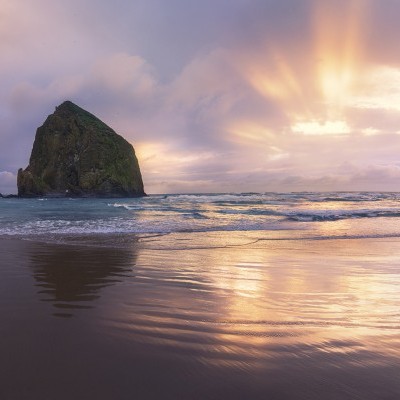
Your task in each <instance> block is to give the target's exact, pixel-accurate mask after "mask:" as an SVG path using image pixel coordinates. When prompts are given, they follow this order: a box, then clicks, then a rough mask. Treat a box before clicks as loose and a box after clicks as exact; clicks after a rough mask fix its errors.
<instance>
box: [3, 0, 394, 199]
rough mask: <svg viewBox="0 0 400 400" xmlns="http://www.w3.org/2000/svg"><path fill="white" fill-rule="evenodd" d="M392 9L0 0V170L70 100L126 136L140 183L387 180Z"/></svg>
mask: <svg viewBox="0 0 400 400" xmlns="http://www.w3.org/2000/svg"><path fill="white" fill-rule="evenodd" d="M372 3H373V4H372ZM375 3H379V4H380V5H377V4H375ZM398 11H400V6H399V5H398V4H397V3H396V2H395V1H391V0H388V1H387V2H386V1H385V2H369V1H361V0H348V1H344V0H338V1H333V0H332V1H331V0H327V1H324V2H321V1H316V0H305V1H301V2H299V1H298V0H281V1H276V0H251V1H244V0H229V1H228V0H215V1H213V2H211V1H203V2H182V1H179V0H171V1H169V2H168V4H167V3H166V2H165V1H162V0H154V1H151V2H149V1H145V0H137V1H135V2H129V1H127V0H116V1H115V2H114V3H112V4H111V3H110V2H108V1H103V0H98V1H94V0H88V1H85V2H81V1H78V0H71V1H70V2H68V3H66V2H53V1H50V0H37V1H36V2H35V4H33V3H32V2H29V1H20V2H15V1H14V2H13V1H11V0H3V3H2V8H1V10H0V21H1V24H0V49H1V51H2V60H3V62H2V64H1V65H0V78H1V80H2V92H1V93H0V123H1V125H0V126H1V131H0V170H3V171H12V173H13V174H14V178H13V179H14V180H15V173H16V171H17V169H18V168H19V167H24V166H26V165H27V161H28V158H29V153H30V150H31V146H32V143H33V139H34V134H35V129H36V128H37V127H38V126H39V125H41V124H42V123H43V121H44V119H45V118H46V116H47V115H48V114H50V113H51V112H53V110H54V107H55V106H56V105H58V104H59V103H61V102H62V101H63V100H65V99H70V100H72V101H74V102H76V103H77V104H78V105H80V106H82V107H84V108H86V109H88V110H89V111H90V112H92V113H94V114H96V115H97V116H98V117H99V118H101V119H102V120H104V121H105V122H106V123H107V124H109V125H110V126H111V127H113V128H114V129H115V130H116V131H117V132H118V133H120V134H122V135H123V136H124V137H126V138H127V139H128V140H129V141H130V142H132V144H133V145H134V147H135V148H136V151H137V154H138V157H139V161H140V163H141V166H142V172H143V175H144V180H145V184H146V190H147V191H148V192H150V193H152V192H163V191H166V192H173V191H221V190H226V191H257V190H261V191H265V190H292V189H297V190H300V189H301V190H306V189H307V188H308V189H309V190H320V189H321V190H322V189H323V190H329V188H335V189H340V188H347V187H351V186H352V187H354V188H356V187H363V188H366V189H367V188H369V189H373V188H378V187H383V186H384V187H388V188H389V187H392V188H396V187H397V183H396V179H397V175H396V171H397V170H396V168H397V167H396V166H397V159H398V154H399V152H400V135H398V134H397V133H398V132H399V130H400V109H399V107H398V104H399V100H400V92H399V89H398V87H399V85H398V83H399V82H400V73H399V71H400V58H399V57H398V54H397V53H398V52H397V51H396V49H397V43H396V41H395V40H394V39H393V40H392V39H391V38H390V37H388V36H385V35H384V34H383V33H384V32H386V33H387V34H389V33H391V34H393V33H395V32H397V31H398V29H399V28H398V26H397V25H398V24H397V22H396V23H395V21H394V18H393V15H397V13H396V12H398ZM385 23H386V25H387V26H385ZM338 26H341V29H338V28H337V27H338ZM205 27H206V28H205ZM374 27H379V29H382V34H381V33H379V34H376V32H378V30H375V28H374ZM372 31H374V34H375V36H377V37H378V38H379V46H378V44H377V43H378V42H377V39H376V38H375V37H374V36H373V35H372ZM393 37H396V36H393ZM383 39H384V40H383ZM378 47H379V48H378ZM349 163H351V165H352V167H351V168H350V169H348V170H346V168H344V167H343V166H346V165H347V166H349V165H350V164H349ZM391 168H394V169H391ZM382 169H383V170H384V171H385V174H386V175H385V174H384V175H381V180H379V179H378V178H377V176H378V172H379V173H381V174H383V172H382ZM8 179H11V178H10V177H9V178H8ZM368 179H369V180H368ZM357 182H359V185H358V183H357ZM368 184H369V185H370V186H368ZM357 185H358V186H357ZM390 185H391V186H390Z"/></svg>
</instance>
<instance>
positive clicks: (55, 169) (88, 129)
mask: <svg viewBox="0 0 400 400" xmlns="http://www.w3.org/2000/svg"><path fill="white" fill-rule="evenodd" d="M17 184H18V195H19V196H20V197H38V196H49V197H139V196H145V195H146V194H145V192H144V189H143V181H142V175H141V173H140V168H139V163H138V160H137V158H136V155H135V150H134V149H133V147H132V145H131V144H130V143H128V142H127V141H126V140H125V139H124V138H123V137H122V136H120V135H118V134H117V133H116V132H115V131H114V130H112V129H111V128H110V127H109V126H107V125H106V124H105V123H104V122H102V121H100V120H99V119H98V118H97V117H95V116H94V115H92V114H90V113H89V112H87V111H85V110H84V109H82V108H80V107H78V106H77V105H75V104H74V103H72V102H71V101H65V102H64V103H62V104H61V105H59V106H58V107H56V110H55V112H54V113H53V114H51V115H49V116H48V117H47V119H46V121H45V122H44V124H43V125H42V126H41V127H39V128H38V129H37V131H36V136H35V141H34V143H33V149H32V154H31V157H30V160H29V165H28V167H27V168H26V169H25V170H23V169H22V168H21V169H19V171H18V180H17Z"/></svg>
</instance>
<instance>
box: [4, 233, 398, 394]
mask: <svg viewBox="0 0 400 400" xmlns="http://www.w3.org/2000/svg"><path fill="white" fill-rule="evenodd" d="M255 237H256V233H254V232H253V233H251V234H250V233H243V232H237V233H235V232H220V233H218V234H217V233H214V234H211V235H210V234H206V233H203V234H200V233H197V234H196V233H191V234H189V233H188V234H175V235H165V236H155V237H148V238H146V239H140V240H138V239H137V238H135V237H134V236H125V237H123V238H122V237H121V238H120V239H119V240H118V241H115V240H114V241H113V243H114V245H113V246H111V245H110V243H109V242H110V240H108V239H107V237H105V236H102V237H92V238H88V237H86V240H83V238H82V239H81V244H73V243H68V244H65V243H64V244H57V243H51V244H49V243H44V242H39V241H36V242H35V241H26V240H19V239H1V240H0V254H1V268H0V315H1V320H2V323H1V325H0V333H1V338H2V340H1V342H0V343H1V344H0V353H1V355H2V356H1V361H0V377H1V378H0V380H1V385H0V394H1V396H0V397H1V398H2V399H7V400H14V399H18V400H21V399H29V400H35V399H71V398H93V399H110V398H118V399H131V398H132V397H135V398H140V399H177V398H187V399H222V398H226V399H244V398H251V399H265V398H274V399H288V398H296V399H358V398H360V399H363V400H366V399H371V400H372V399H374V400H375V399H377V398H379V399H393V400H394V399H397V398H399V396H400V383H399V380H398V371H399V370H398V362H397V361H398V357H399V354H400V330H399V328H400V320H399V313H398V310H399V306H400V294H399V293H400V291H399V282H400V279H399V278H400V267H399V265H400V263H399V261H400V256H399V255H398V254H400V252H399V251H398V250H400V241H399V240H398V239H357V240H291V241H290V240H263V239H262V237H261V238H259V239H261V240H255ZM115 243H118V245H116V244H115Z"/></svg>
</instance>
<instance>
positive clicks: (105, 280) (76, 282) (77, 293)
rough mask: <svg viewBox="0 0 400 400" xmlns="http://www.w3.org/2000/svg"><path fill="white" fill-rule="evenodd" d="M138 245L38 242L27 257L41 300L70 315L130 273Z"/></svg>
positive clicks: (91, 302) (57, 314) (85, 306)
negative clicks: (109, 245)
mask: <svg viewBox="0 0 400 400" xmlns="http://www.w3.org/2000/svg"><path fill="white" fill-rule="evenodd" d="M136 258H137V248H136V246H135V245H134V244H133V245H131V246H129V247H128V248H113V247H96V246H76V245H74V246H70V245H65V244H64V245H62V244H60V245H59V244H50V245H49V244H41V243H37V244H35V245H33V246H31V247H30V253H29V259H30V266H31V268H32V270H33V277H34V279H35V281H36V286H37V287H38V288H39V290H38V293H39V295H40V300H42V301H46V302H51V303H52V304H53V306H54V307H55V308H56V309H57V311H56V312H55V313H54V315H55V316H60V317H70V316H72V315H73V313H74V312H76V310H79V309H87V308H92V307H93V306H94V303H95V300H97V299H99V298H100V297H101V292H102V290H103V289H104V288H106V287H108V286H110V285H114V284H116V283H118V282H120V281H121V280H123V279H126V277H128V276H132V275H133V268H134V266H135V263H136Z"/></svg>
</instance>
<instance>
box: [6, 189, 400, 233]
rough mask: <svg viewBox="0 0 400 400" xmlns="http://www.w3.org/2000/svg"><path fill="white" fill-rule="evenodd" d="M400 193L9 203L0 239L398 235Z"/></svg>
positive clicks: (175, 196)
mask: <svg viewBox="0 0 400 400" xmlns="http://www.w3.org/2000/svg"><path fill="white" fill-rule="evenodd" d="M399 221H400V193H366V192H361V193H352V192H351V193H344V192H343V193H263V194H262V193H243V194H233V193H232V194H201V195H198V194H185V195H183V194H179V195H152V196H148V197H143V198H134V199H90V198H89V199H75V198H66V199H48V198H37V199H1V201H0V235H8V236H15V237H23V238H27V239H28V238H39V237H41V238H43V239H47V240H52V239H54V240H57V239H62V237H63V235H91V234H137V235H144V236H145V235H149V234H173V233H185V232H186V233H193V232H223V231H243V232H255V231H258V232H260V235H261V236H263V237H266V238H271V239H273V238H281V239H282V238H283V236H282V232H283V231H284V232H285V236H284V237H285V238H292V239H294V238H297V239H304V238H313V239H329V238H332V239H334V238H340V237H347V238H348V237H353V238H357V237H388V236H390V237H392V236H393V237H397V236H399V235H400V227H399Z"/></svg>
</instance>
